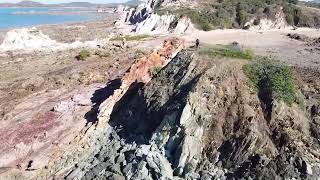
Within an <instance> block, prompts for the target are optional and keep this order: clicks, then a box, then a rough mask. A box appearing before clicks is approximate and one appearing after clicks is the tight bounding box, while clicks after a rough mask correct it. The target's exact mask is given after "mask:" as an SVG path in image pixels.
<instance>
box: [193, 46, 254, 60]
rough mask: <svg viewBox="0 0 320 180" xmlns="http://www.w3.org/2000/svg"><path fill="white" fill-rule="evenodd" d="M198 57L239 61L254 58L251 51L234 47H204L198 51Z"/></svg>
mask: <svg viewBox="0 0 320 180" xmlns="http://www.w3.org/2000/svg"><path fill="white" fill-rule="evenodd" d="M199 54H200V55H207V56H209V57H216V56H221V57H230V58H239V59H248V60H251V59H253V58H254V57H255V55H254V53H253V51H252V50H251V49H244V50H243V49H241V48H239V47H236V46H232V45H228V46H222V45H219V46H205V47H203V48H201V49H200V51H199Z"/></svg>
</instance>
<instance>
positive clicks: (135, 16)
mask: <svg viewBox="0 0 320 180" xmlns="http://www.w3.org/2000/svg"><path fill="white" fill-rule="evenodd" d="M175 3H177V2H176V1H159V0H148V1H147V2H144V3H142V4H140V5H139V6H137V7H136V8H134V9H133V8H130V9H129V8H123V7H122V6H121V7H119V8H118V10H116V12H118V13H119V14H120V18H119V20H118V21H117V22H116V25H117V26H118V27H120V28H122V29H124V31H125V32H127V31H128V32H134V33H137V34H166V33H169V32H170V31H171V30H173V31H174V32H175V33H176V34H182V33H184V32H186V31H187V30H191V29H193V26H192V23H191V21H190V19H189V18H187V17H183V18H181V19H178V21H177V24H175V26H172V24H174V21H176V17H175V15H170V14H168V15H158V14H156V13H154V9H155V8H156V6H159V5H161V4H164V5H166V6H170V5H173V4H175ZM179 3H181V2H179Z"/></svg>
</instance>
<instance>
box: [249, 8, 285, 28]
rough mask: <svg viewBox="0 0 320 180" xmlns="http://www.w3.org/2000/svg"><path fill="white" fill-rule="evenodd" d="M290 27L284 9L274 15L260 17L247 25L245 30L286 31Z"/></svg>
mask: <svg viewBox="0 0 320 180" xmlns="http://www.w3.org/2000/svg"><path fill="white" fill-rule="evenodd" d="M290 27H291V26H290V25H288V23H287V20H286V16H285V14H284V13H283V11H282V9H277V10H276V12H274V14H264V15H258V16H257V17H255V18H253V19H251V20H250V21H249V22H247V23H246V24H245V28H247V29H249V30H254V31H267V30H274V29H286V28H290Z"/></svg>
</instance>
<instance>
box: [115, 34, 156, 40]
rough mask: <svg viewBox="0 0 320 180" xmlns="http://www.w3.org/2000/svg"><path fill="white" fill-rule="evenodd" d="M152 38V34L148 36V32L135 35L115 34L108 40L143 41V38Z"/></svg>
mask: <svg viewBox="0 0 320 180" xmlns="http://www.w3.org/2000/svg"><path fill="white" fill-rule="evenodd" d="M150 38H153V36H150V35H148V34H142V35H135V36H130V35H126V36H115V37H113V38H111V39H110V41H123V40H126V41H143V40H145V39H150Z"/></svg>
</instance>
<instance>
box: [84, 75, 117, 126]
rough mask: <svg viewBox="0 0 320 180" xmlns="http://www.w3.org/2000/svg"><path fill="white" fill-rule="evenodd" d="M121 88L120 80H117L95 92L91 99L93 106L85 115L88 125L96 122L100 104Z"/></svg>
mask: <svg viewBox="0 0 320 180" xmlns="http://www.w3.org/2000/svg"><path fill="white" fill-rule="evenodd" d="M120 86H121V79H120V78H117V79H114V80H112V81H110V82H109V83H108V84H107V85H106V86H105V87H104V88H101V89H98V90H96V91H95V92H94V93H93V95H92V97H91V102H92V104H94V105H93V106H92V108H91V110H90V111H89V112H87V113H86V114H85V118H86V120H87V124H88V123H90V122H91V123H96V122H97V121H98V113H99V106H100V104H101V103H102V102H104V101H105V100H106V99H108V98H109V97H110V96H112V95H113V93H114V91H115V90H117V89H119V88H120Z"/></svg>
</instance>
